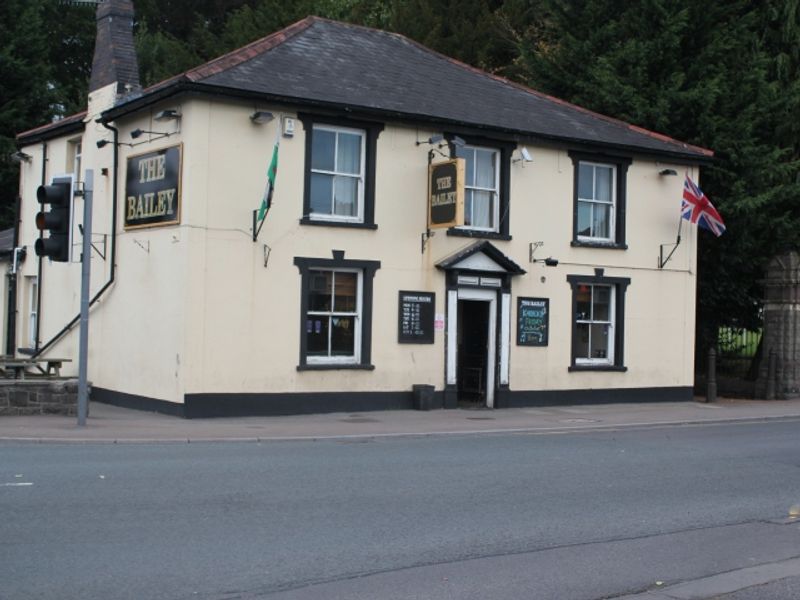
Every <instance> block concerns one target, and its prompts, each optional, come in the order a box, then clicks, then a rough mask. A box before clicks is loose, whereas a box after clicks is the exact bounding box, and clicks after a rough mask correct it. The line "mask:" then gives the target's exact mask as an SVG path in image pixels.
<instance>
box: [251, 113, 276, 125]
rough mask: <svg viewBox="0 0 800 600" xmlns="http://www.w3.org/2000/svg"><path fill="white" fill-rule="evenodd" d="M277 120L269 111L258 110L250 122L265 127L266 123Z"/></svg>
mask: <svg viewBox="0 0 800 600" xmlns="http://www.w3.org/2000/svg"><path fill="white" fill-rule="evenodd" d="M274 118H275V115H273V114H272V113H271V112H269V111H268V110H257V111H256V112H254V113H253V114H252V115H250V121H251V122H253V123H256V124H257V125H263V124H264V123H269V122H270V121H272V119H274Z"/></svg>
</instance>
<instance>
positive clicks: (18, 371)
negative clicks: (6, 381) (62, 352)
mask: <svg viewBox="0 0 800 600" xmlns="http://www.w3.org/2000/svg"><path fill="white" fill-rule="evenodd" d="M67 362H72V359H70V358H16V357H13V356H3V357H0V372H2V374H3V375H4V376H5V377H8V376H9V375H13V376H14V379H25V375H43V376H45V377H50V376H55V377H60V376H61V367H62V365H63V364H64V363H67ZM31 368H33V369H36V370H37V371H38V373H36V372H34V373H30V372H28V369H31Z"/></svg>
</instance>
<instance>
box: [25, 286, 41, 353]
mask: <svg viewBox="0 0 800 600" xmlns="http://www.w3.org/2000/svg"><path fill="white" fill-rule="evenodd" d="M25 279H26V283H27V285H26V286H25V287H26V288H27V292H28V332H27V333H28V347H30V348H36V329H37V326H36V325H37V323H38V321H39V279H38V277H26V278H25Z"/></svg>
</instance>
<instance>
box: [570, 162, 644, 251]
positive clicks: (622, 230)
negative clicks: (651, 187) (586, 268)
mask: <svg viewBox="0 0 800 600" xmlns="http://www.w3.org/2000/svg"><path fill="white" fill-rule="evenodd" d="M569 157H570V158H571V159H572V164H573V182H572V243H571V245H572V246H578V247H588V248H610V249H616V250H627V249H628V245H627V243H626V223H625V217H626V212H627V201H628V198H627V192H628V167H630V166H631V164H632V163H633V159H632V158H630V157H627V156H618V155H613V154H602V153H597V152H583V151H578V150H570V151H569ZM582 162H587V163H599V164H604V165H610V166H612V167H614V168H615V170H616V177H615V179H616V189H615V190H614V193H615V207H614V236H613V240H612V241H610V242H607V241H602V240H597V241H595V240H586V239H579V237H578V181H579V176H580V164H581V163H582Z"/></svg>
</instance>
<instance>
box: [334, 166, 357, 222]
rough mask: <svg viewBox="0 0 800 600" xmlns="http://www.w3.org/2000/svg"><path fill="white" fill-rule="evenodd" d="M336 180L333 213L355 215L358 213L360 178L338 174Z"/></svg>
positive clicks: (342, 215)
mask: <svg viewBox="0 0 800 600" xmlns="http://www.w3.org/2000/svg"><path fill="white" fill-rule="evenodd" d="M334 180H335V185H334V194H335V195H334V198H333V213H334V214H336V215H339V216H340V217H355V216H356V215H357V214H358V179H357V178H356V177H348V176H347V175H337V176H336V177H335V178H334Z"/></svg>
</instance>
